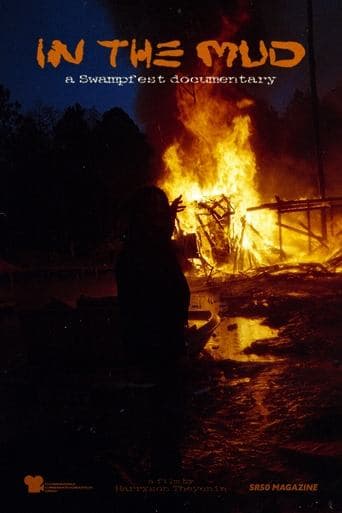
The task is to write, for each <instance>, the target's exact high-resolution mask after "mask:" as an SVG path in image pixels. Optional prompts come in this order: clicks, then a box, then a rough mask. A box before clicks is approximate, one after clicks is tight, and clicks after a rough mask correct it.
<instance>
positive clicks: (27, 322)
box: [0, 270, 342, 513]
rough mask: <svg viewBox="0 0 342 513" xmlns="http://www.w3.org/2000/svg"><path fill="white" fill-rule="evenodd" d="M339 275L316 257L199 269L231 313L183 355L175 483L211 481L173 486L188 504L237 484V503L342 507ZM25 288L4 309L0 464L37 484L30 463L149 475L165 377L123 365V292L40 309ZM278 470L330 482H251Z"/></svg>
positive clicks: (99, 476)
mask: <svg viewBox="0 0 342 513" xmlns="http://www.w3.org/2000/svg"><path fill="white" fill-rule="evenodd" d="M103 279H105V278H101V277H98V278H97V280H98V282H99V289H100V290H101V291H105V287H103V284H102V283H101V280H103ZM47 281H48V280H46V282H45V280H44V279H42V282H43V283H44V284H45V285H46V288H48V284H47ZM94 283H95V285H96V280H95V281H94ZM94 283H93V282H92V285H94ZM341 283H342V276H341V275H339V274H329V273H320V272H314V271H312V272H308V271H307V270H306V271H305V272H303V273H294V272H286V273H281V272H280V273H277V272H274V273H269V272H267V271H266V270H265V271H262V272H260V273H255V274H254V275H252V276H238V277H229V278H226V279H220V278H216V279H214V280H211V282H210V283H209V284H208V283H206V282H205V281H204V280H195V281H192V283H191V287H192V308H205V309H206V308H211V309H213V310H215V311H216V312H218V313H219V315H220V316H221V324H220V325H219V327H218V328H217V330H216V332H215V333H214V336H213V337H212V338H211V339H210V340H209V341H208V343H207V345H206V347H205V350H204V351H203V352H202V353H201V354H200V355H199V356H198V357H197V358H195V359H190V360H185V361H184V362H183V363H182V370H181V383H182V395H183V401H182V412H181V414H179V418H181V424H182V426H181V427H182V437H181V438H180V439H179V447H178V449H179V451H180V454H181V457H182V469H181V471H180V472H178V473H177V476H176V477H174V478H173V479H177V481H172V482H170V481H168V482H167V483H168V484H167V486H169V487H170V486H171V488H172V489H173V490H174V488H173V486H174V485H175V486H178V485H180V484H181V482H180V481H179V480H181V481H182V480H186V481H184V482H185V483H187V485H188V486H190V488H191V486H192V487H194V486H197V487H199V488H198V490H200V489H202V491H197V492H196V493H195V492H194V488H193V489H192V491H191V490H190V489H189V490H188V492H185V491H181V490H180V489H179V488H177V494H173V496H174V497H173V499H174V498H175V496H177V497H178V498H179V497H181V502H182V508H183V509H184V510H186V511H191V507H192V506H193V505H194V503H196V504H197V506H198V504H204V502H205V501H207V500H209V499H210V497H209V496H210V494H211V495H212V497H211V499H212V500H215V501H216V508H217V511H219V510H220V504H221V505H222V504H225V501H228V500H230V499H231V498H232V497H233V496H234V497H235V495H236V496H237V497H242V498H243V499H239V500H237V499H236V500H237V502H236V501H235V502H234V508H235V511H242V510H243V511H260V512H261V511H272V508H274V507H275V506H274V504H275V501H276V503H277V511H284V512H285V511H292V510H297V509H298V507H299V506H298V504H299V505H300V506H301V508H302V511H306V510H308V511H340V510H339V507H340V506H339V505H338V504H339V503H340V498H339V490H340V488H341V466H342V444H341V442H340V440H339V433H340V431H341V425H342V412H341V409H340V404H341V398H342V387H341V381H342V379H341V362H342V340H341V324H342V317H341V315H340V312H341V305H342V295H341ZM12 287H13V284H12ZM14 287H16V294H17V296H18V298H19V296H20V297H24V298H26V299H25V300H20V299H18V301H17V303H15V304H14V299H15V298H14V297H13V296H11V293H10V288H7V289H6V291H7V292H6V294H7V296H6V295H5V294H3V303H2V305H3V306H2V309H1V331H2V337H1V338H2V367H1V376H0V386H1V389H0V393H1V401H2V410H3V415H2V421H1V427H0V429H1V444H2V451H1V467H2V469H6V475H7V480H8V486H9V488H11V487H12V488H13V490H14V491H15V492H16V493H19V494H25V493H26V488H25V485H24V484H23V478H24V476H25V475H26V474H31V475H37V474H40V475H43V476H45V479H47V480H49V481H77V482H78V483H90V484H92V485H94V486H95V487H96V488H97V489H101V490H103V491H105V490H107V489H108V487H110V489H111V490H112V488H113V485H114V483H121V484H126V485H136V484H143V483H145V484H146V482H147V479H148V477H149V469H150V451H151V441H150V433H151V415H152V417H153V415H154V414H155V413H153V412H152V410H151V401H150V394H151V390H152V388H153V387H150V385H151V384H149V383H146V380H145V381H144V379H142V378H141V376H139V375H138V374H137V373H136V370H135V369H132V368H125V367H122V365H121V366H119V365H117V364H116V361H117V360H116V358H118V353H117V352H116V350H114V351H113V340H114V338H115V335H114V333H115V329H116V327H117V317H116V316H115V314H113V311H112V309H113V301H112V300H111V299H110V298H109V299H107V300H106V301H107V303H106V302H104V303H103V301H101V300H100V302H99V303H97V302H95V303H94V304H91V305H89V304H88V305H86V306H85V305H83V306H82V305H79V306H78V308H77V310H76V309H75V308H74V306H75V305H74V304H71V303H70V301H69V304H66V303H65V301H64V302H63V303H62V302H60V301H61V300H62V299H63V298H62V297H59V298H58V299H59V301H58V302H57V301H55V302H52V303H50V304H49V306H48V307H43V306H42V304H41V302H40V301H37V305H36V307H35V305H33V304H32V305H31V308H29V306H28V304H27V296H28V291H27V289H28V288H29V285H28V282H27V280H24V281H23V282H22V283H21V284H20V285H19V284H18V283H16V284H15V285H14ZM64 287H65V285H64ZM19 289H25V291H26V292H25V293H23V294H21V295H20V294H18V291H19ZM41 289H44V286H43V285H42V286H41ZM47 295H48V294H45V296H47ZM94 295H101V294H94ZM75 296H77V293H76V292H75ZM68 297H69V296H68ZM77 323H79V324H77ZM152 404H154V403H152ZM176 412H178V413H179V410H176ZM178 413H176V414H178ZM174 421H175V424H176V419H174ZM178 421H179V419H178ZM178 423H179V422H178ZM165 443H166V444H167V440H166V441H165ZM165 477H168V476H167V468H166V469H165V475H164V476H161V478H165ZM151 483H152V481H151ZM151 483H150V484H151ZM153 483H154V485H155V484H156V478H154V481H153ZM170 483H171V484H170ZM273 483H311V484H318V492H317V493H300V494H298V493H297V494H296V493H294V494H293V493H291V494H290V493H289V492H287V493H286V492H283V493H280V492H273V494H271V493H268V494H267V493H266V494H260V493H259V492H258V493H256V492H252V491H250V487H251V485H257V484H259V485H260V484H264V485H265V484H273ZM164 484H165V483H164ZM217 487H219V488H217ZM210 490H214V492H210ZM199 494H200V495H202V499H201V498H200V497H199ZM171 495H172V494H171ZM144 497H145V498H144V500H145V501H147V502H146V504H148V505H151V504H152V503H153V501H154V500H155V498H154V497H152V496H151V495H150V496H148V497H147V498H146V496H144ZM173 499H172V498H171V499H169V500H173ZM183 499H184V500H183ZM116 500H118V501H122V502H121V503H122V504H125V502H124V501H126V503H127V504H128V503H129V501H130V500H133V499H132V498H131V497H130V498H129V499H127V497H121V496H120V497H119V496H117V498H116ZM140 500H141V497H140ZM203 501H204V502H203ZM217 501H218V502H217ZM239 501H240V502H239ZM241 501H242V502H243V504H242V502H241ZM291 501H292V502H291ZM298 501H299V502H298ZM186 504H188V506H186ZM186 508H188V509H186ZM239 508H240V509H239ZM267 508H269V509H267ZM286 508H287V509H286ZM147 510H150V509H148V508H147V509H146V511H147ZM197 510H199V509H197ZM273 510H274V509H273ZM61 511H63V510H61ZM203 511H204V510H203ZM225 511H227V510H225ZM96 513H97V512H96Z"/></svg>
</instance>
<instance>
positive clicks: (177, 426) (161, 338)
mask: <svg viewBox="0 0 342 513" xmlns="http://www.w3.org/2000/svg"><path fill="white" fill-rule="evenodd" d="M180 203H181V199H180V198H177V199H176V200H175V201H174V202H173V204H172V205H171V207H170V205H169V203H168V199H167V197H166V195H165V193H164V192H163V191H162V190H161V189H159V188H157V187H145V188H143V189H141V190H140V191H138V192H137V193H136V194H135V195H134V197H132V199H131V201H130V202H129V203H128V205H127V215H126V229H125V233H124V239H125V242H124V248H123V250H122V252H121V254H120V255H119V258H118V263H117V270H116V276H117V286H118V299H119V306H120V312H121V321H122V329H123V342H124V349H125V354H126V358H127V360H128V361H130V362H134V363H137V364H138V365H140V366H141V368H142V369H145V370H146V372H147V374H148V375H149V379H152V380H153V382H154V383H155V387H154V390H153V397H152V402H151V404H150V406H151V411H152V471H153V472H154V474H155V475H157V476H158V475H159V476H160V477H165V476H167V475H172V474H173V475H174V473H175V472H176V470H177V467H179V461H178V460H179V454H178V441H179V437H180V430H181V424H182V407H181V405H182V397H181V396H182V389H181V388H182V387H181V380H180V374H179V361H180V358H181V357H182V355H183V354H184V353H185V341H184V329H185V325H186V323H187V319H188V308H189V300H190V292H189V287H188V284H187V281H186V279H185V276H184V274H183V272H182V270H181V268H180V265H179V263H178V261H177V257H176V253H175V250H174V247H173V244H172V241H171V236H172V232H173V228H174V219H175V215H176V211H179V210H181V209H182V206H181V204H180ZM150 413H151V412H150Z"/></svg>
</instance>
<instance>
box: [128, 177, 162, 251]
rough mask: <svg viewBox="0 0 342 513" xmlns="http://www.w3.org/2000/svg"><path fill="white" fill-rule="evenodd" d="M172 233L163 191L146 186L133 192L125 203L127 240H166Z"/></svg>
mask: <svg viewBox="0 0 342 513" xmlns="http://www.w3.org/2000/svg"><path fill="white" fill-rule="evenodd" d="M171 235H172V217H171V210H170V205H169V202H168V199H167V196H166V194H165V192H164V191H162V190H161V189H159V187H155V186H148V187H143V188H141V189H139V190H138V191H136V192H135V194H133V196H132V197H131V198H130V200H129V201H128V205H127V234H126V238H127V239H128V240H131V241H134V240H143V239H146V240H149V241H156V242H157V241H166V240H169V239H170V237H171Z"/></svg>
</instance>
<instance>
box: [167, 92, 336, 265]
mask: <svg viewBox="0 0 342 513" xmlns="http://www.w3.org/2000/svg"><path fill="white" fill-rule="evenodd" d="M253 103H254V102H253V100H251V99H250V98H242V99H231V100H230V99H227V97H224V98H223V97H222V96H221V95H220V93H219V91H218V90H217V88H216V89H215V86H213V85H206V86H203V85H202V86H197V87H196V86H195V85H192V86H191V87H189V86H184V85H180V86H178V90H177V106H178V111H179V119H180V121H181V123H182V125H183V128H184V131H183V133H182V134H181V135H180V136H179V137H176V138H175V140H174V142H173V144H171V145H170V146H169V147H168V148H167V149H166V151H165V153H164V155H163V160H164V164H165V173H164V175H163V177H162V179H161V180H160V185H161V186H162V187H163V188H164V189H165V190H166V192H167V193H168V195H169V196H170V197H176V196H179V195H182V197H183V200H184V202H185V204H186V205H187V208H186V210H184V211H183V212H182V213H180V215H179V219H178V224H177V229H176V235H175V237H176V239H178V241H179V242H180V244H182V246H183V249H184V252H185V254H186V255H187V256H188V257H190V258H192V259H194V262H195V266H197V268H200V269H201V270H204V272H205V274H207V275H208V274H211V273H212V272H213V270H214V269H215V270H220V271H223V272H229V273H230V272H240V271H246V270H248V269H250V268H254V267H258V266H261V265H272V264H274V263H276V262H279V261H285V260H286V261H291V262H293V261H296V262H299V261H300V262H307V261H311V260H314V261H318V262H322V261H324V260H325V259H327V258H329V256H331V253H334V254H335V253H336V249H337V247H338V244H337V242H338V237H339V235H340V233H341V232H340V228H338V224H337V223H336V214H337V213H338V210H339V209H340V208H341V207H342V197H326V196H325V194H321V195H320V196H321V197H320V198H307V197H306V198H301V199H293V200H289V201H285V200H283V199H281V198H280V197H279V196H277V195H275V201H273V202H269V201H268V202H265V199H266V198H264V197H263V195H262V194H261V193H260V192H259V190H258V163H257V158H256V155H255V153H254V151H253V146H252V144H251V135H252V131H253V124H252V119H251V116H250V113H249V111H250V108H251V107H253ZM275 171H276V170H275ZM290 214H291V215H290ZM285 215H286V218H285V217H284V216H285ZM294 215H295V217H294ZM327 225H329V230H327ZM335 256H336V254H335Z"/></svg>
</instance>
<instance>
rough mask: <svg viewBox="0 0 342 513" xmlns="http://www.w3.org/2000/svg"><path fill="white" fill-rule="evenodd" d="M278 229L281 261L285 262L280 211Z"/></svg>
mask: <svg viewBox="0 0 342 513" xmlns="http://www.w3.org/2000/svg"><path fill="white" fill-rule="evenodd" d="M278 228H279V232H278V233H279V256H280V260H283V233H282V231H281V228H282V226H281V212H280V210H279V209H278Z"/></svg>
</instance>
